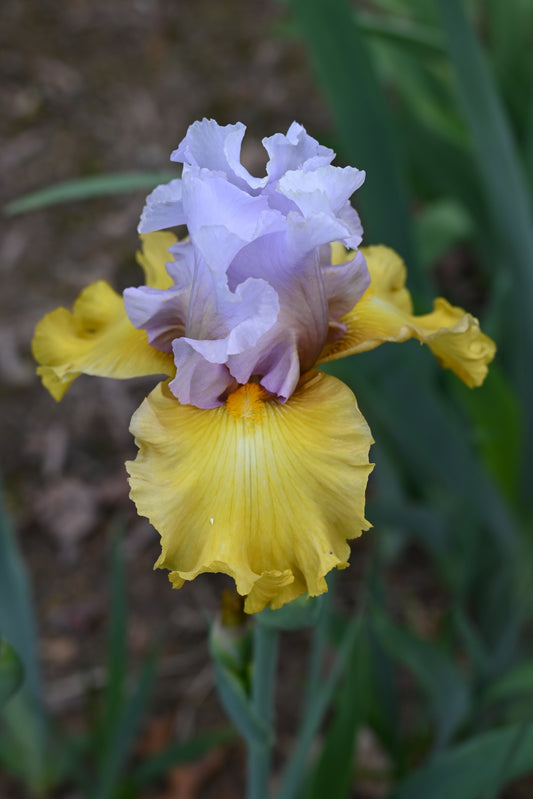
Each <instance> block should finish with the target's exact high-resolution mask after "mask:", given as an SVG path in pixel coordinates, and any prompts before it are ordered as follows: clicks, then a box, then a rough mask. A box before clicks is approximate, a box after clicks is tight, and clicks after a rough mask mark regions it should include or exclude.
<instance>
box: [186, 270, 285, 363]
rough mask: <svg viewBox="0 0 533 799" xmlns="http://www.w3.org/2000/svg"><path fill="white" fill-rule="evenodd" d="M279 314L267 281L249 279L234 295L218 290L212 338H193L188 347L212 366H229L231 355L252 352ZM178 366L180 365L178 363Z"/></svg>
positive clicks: (212, 323) (190, 339) (276, 299)
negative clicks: (217, 364)
mask: <svg viewBox="0 0 533 799" xmlns="http://www.w3.org/2000/svg"><path fill="white" fill-rule="evenodd" d="M278 315H279V301H278V296H277V294H276V292H275V291H274V289H273V288H272V287H271V286H269V285H268V283H266V282H265V281H264V280H257V279H255V278H248V280H245V281H244V283H240V284H239V285H238V286H237V289H236V291H235V293H232V292H230V291H229V290H227V291H222V290H220V289H219V293H218V297H217V303H216V311H215V312H214V313H213V314H212V316H211V318H210V319H209V320H208V321H209V333H210V336H213V338H204V339H201V338H196V339H195V338H191V337H190V336H186V337H185V340H186V341H187V342H188V343H189V345H190V346H191V347H192V349H194V350H195V351H196V352H198V353H199V354H200V355H202V356H203V357H204V358H205V359H206V361H209V362H210V363H226V362H227V360H228V356H229V355H236V354H238V353H241V352H245V351H247V350H249V349H250V348H251V347H253V346H254V345H255V343H256V342H257V340H258V339H259V338H261V336H262V335H263V334H264V333H266V332H267V330H270V329H271V328H272V327H273V325H274V323H275V321H276V319H277V318H278ZM176 365H177V364H176Z"/></svg>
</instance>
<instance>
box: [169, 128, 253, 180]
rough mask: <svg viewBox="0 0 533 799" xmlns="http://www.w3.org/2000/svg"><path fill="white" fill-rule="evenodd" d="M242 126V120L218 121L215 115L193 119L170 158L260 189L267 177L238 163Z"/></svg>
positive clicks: (239, 159)
mask: <svg viewBox="0 0 533 799" xmlns="http://www.w3.org/2000/svg"><path fill="white" fill-rule="evenodd" d="M245 130H246V126H245V125H243V124H242V122H237V124H236V125H219V124H218V123H217V122H215V120H214V119H202V120H201V121H200V122H194V123H193V124H192V125H191V126H190V127H189V130H188V131H187V135H186V136H185V138H184V139H183V141H182V142H181V144H180V145H179V146H178V148H177V149H176V150H174V152H173V153H172V155H171V156H170V160H171V161H178V162H183V163H184V164H193V165H195V166H200V167H203V168H205V169H209V170H211V171H212V172H223V173H224V175H225V176H226V178H227V180H229V181H230V182H231V183H233V184H235V185H236V186H239V187H240V188H242V189H244V190H245V191H249V190H250V189H259V188H261V187H262V186H264V185H265V183H266V179H261V178H254V177H252V175H250V173H249V172H248V170H247V169H245V168H244V167H243V166H242V164H241V144H242V140H243V137H244V132H245Z"/></svg>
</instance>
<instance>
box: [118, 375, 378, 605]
mask: <svg viewBox="0 0 533 799" xmlns="http://www.w3.org/2000/svg"><path fill="white" fill-rule="evenodd" d="M130 429H131V432H132V433H133V435H134V436H135V439H136V443H137V446H138V447H139V453H138V456H137V458H136V460H135V461H131V462H129V463H127V464H126V467H127V469H128V472H129V474H130V485H131V497H132V499H133V501H134V502H135V504H136V506H137V511H138V512H139V514H140V515H142V516H146V517H148V519H150V521H151V523H152V524H153V525H154V527H155V528H156V529H157V530H158V531H159V533H160V535H161V545H162V552H161V556H160V558H159V560H158V561H157V563H156V568H158V567H160V568H167V569H170V570H171V573H170V580H171V582H172V584H173V585H174V586H175V587H177V588H179V587H181V586H182V585H183V583H184V581H186V580H192V579H194V578H195V577H196V576H197V575H199V574H201V573H203V572H224V573H226V574H228V575H229V576H230V577H232V578H233V579H234V580H235V583H236V587H237V591H238V592H239V593H240V594H241V595H243V596H246V597H247V599H246V603H245V610H246V611H247V612H248V613H255V612H258V611H260V610H262V609H263V608H264V607H265V605H270V607H272V608H278V607H280V606H281V605H283V604H284V603H286V602H290V601H291V600H293V599H295V598H296V597H297V596H299V595H300V594H302V593H305V592H307V593H308V594H309V595H310V596H316V595H318V594H321V593H323V592H325V591H327V584H326V581H325V575H326V574H327V573H328V572H329V571H330V570H331V569H333V568H335V567H337V568H345V567H346V566H347V565H348V557H349V552H350V548H349V545H348V543H347V539H351V538H355V537H357V536H359V535H360V534H361V531H362V530H366V529H368V527H369V526H370V525H369V524H368V522H367V521H366V520H365V518H364V505H365V489H366V484H367V480H368V475H369V474H370V472H371V470H372V468H373V465H372V464H370V463H369V461H368V451H369V448H370V445H371V443H372V437H371V434H370V430H369V428H368V425H367V423H366V421H365V419H364V418H363V416H362V414H361V413H360V411H359V409H358V407H357V403H356V400H355V397H354V396H353V394H352V392H351V391H350V390H349V388H348V387H347V386H346V385H345V384H344V383H341V382H340V381H339V380H337V379H336V378H333V377H331V376H329V375H325V374H322V373H320V372H312V373H309V374H307V375H306V376H304V377H303V378H302V380H301V381H300V383H299V385H298V387H297V389H296V391H295V393H294V394H293V395H292V396H291V397H290V399H289V400H288V401H287V403H285V404H283V405H282V404H280V403H279V402H278V401H277V400H274V399H272V398H270V397H269V396H268V395H267V393H266V392H265V391H264V389H263V388H261V387H260V386H259V385H257V384H255V383H248V384H246V385H245V386H242V387H240V388H239V389H237V391H236V392H234V393H233V394H232V395H230V397H229V398H228V400H227V402H226V404H225V405H223V406H221V407H220V408H215V409H211V410H201V409H198V408H196V407H194V406H192V405H181V404H180V403H179V402H178V400H177V399H176V398H175V397H174V396H173V395H172V394H171V393H170V391H169V388H168V384H166V383H161V384H160V385H159V386H157V387H156V388H155V389H154V391H153V392H152V393H151V394H150V395H149V396H148V397H147V399H146V400H145V401H144V402H143V404H142V405H141V406H140V408H139V409H138V410H137V411H136V413H135V414H134V416H133V419H132V423H131V428H130Z"/></svg>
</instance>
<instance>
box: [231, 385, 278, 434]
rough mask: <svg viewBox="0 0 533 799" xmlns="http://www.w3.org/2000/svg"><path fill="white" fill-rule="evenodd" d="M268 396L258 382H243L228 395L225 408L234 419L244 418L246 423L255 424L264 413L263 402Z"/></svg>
mask: <svg viewBox="0 0 533 799" xmlns="http://www.w3.org/2000/svg"><path fill="white" fill-rule="evenodd" d="M268 396H269V394H268V392H267V391H265V389H264V388H263V386H260V385H259V384H258V383H245V384H244V386H240V387H239V388H238V389H237V390H236V391H233V392H232V393H231V394H230V395H229V397H228V398H227V400H226V408H227V411H228V413H229V415H230V416H233V418H234V419H246V421H247V423H248V424H257V423H258V422H260V421H261V420H262V419H263V417H264V415H265V408H264V402H265V400H266V399H267V398H268Z"/></svg>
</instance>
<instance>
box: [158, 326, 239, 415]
mask: <svg viewBox="0 0 533 799" xmlns="http://www.w3.org/2000/svg"><path fill="white" fill-rule="evenodd" d="M172 348H173V350H174V361H175V363H176V364H177V371H176V377H175V378H174V379H173V380H172V381H171V382H170V383H169V388H170V390H171V391H172V393H173V394H174V396H175V397H177V398H178V399H179V401H180V402H181V403H182V405H196V407H197V408H216V407H217V406H218V405H222V403H223V402H224V399H223V397H224V395H225V394H227V393H228V392H229V391H231V390H232V389H233V388H236V387H237V382H236V381H235V379H234V378H233V377H232V376H231V375H230V373H229V371H228V368H227V366H225V365H224V364H221V363H210V362H209V361H206V360H205V358H203V357H202V356H201V355H200V353H198V352H196V351H195V350H194V349H192V347H191V346H190V344H189V342H187V341H185V339H183V338H178V339H176V340H175V341H174V343H173V345H172Z"/></svg>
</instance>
